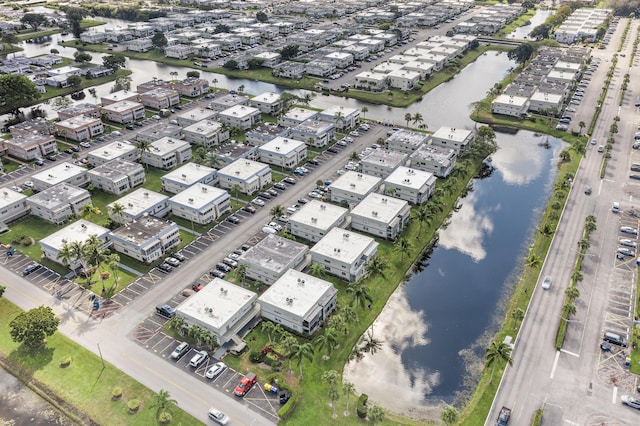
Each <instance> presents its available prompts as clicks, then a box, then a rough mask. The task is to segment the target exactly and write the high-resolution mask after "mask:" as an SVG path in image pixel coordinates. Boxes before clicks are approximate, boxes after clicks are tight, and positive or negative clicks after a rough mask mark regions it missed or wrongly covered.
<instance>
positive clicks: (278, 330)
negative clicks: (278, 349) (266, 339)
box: [273, 324, 287, 340]
mask: <svg viewBox="0 0 640 426" xmlns="http://www.w3.org/2000/svg"><path fill="white" fill-rule="evenodd" d="M284 333H287V331H286V330H285V329H284V327H282V325H280V324H275V325H274V326H273V340H276V338H277V337H280V339H282V336H284Z"/></svg>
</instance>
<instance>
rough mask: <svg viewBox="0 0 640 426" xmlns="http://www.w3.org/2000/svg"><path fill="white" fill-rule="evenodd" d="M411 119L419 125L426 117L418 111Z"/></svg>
mask: <svg viewBox="0 0 640 426" xmlns="http://www.w3.org/2000/svg"><path fill="white" fill-rule="evenodd" d="M411 121H412V122H413V124H415V125H416V126H417V125H419V124H420V123H422V122H423V121H424V118H422V114H420V113H419V112H416V113H415V114H413V118H411Z"/></svg>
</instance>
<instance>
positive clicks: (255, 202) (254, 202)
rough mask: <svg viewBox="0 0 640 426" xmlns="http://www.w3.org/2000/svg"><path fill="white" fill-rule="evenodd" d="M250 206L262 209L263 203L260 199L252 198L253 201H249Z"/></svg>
mask: <svg viewBox="0 0 640 426" xmlns="http://www.w3.org/2000/svg"><path fill="white" fill-rule="evenodd" d="M251 204H255V205H256V206H259V207H263V206H264V205H265V202H264V201H263V200H261V199H260V198H254V199H253V200H251Z"/></svg>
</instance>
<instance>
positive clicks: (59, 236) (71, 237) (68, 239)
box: [40, 219, 109, 250]
mask: <svg viewBox="0 0 640 426" xmlns="http://www.w3.org/2000/svg"><path fill="white" fill-rule="evenodd" d="M108 233H109V230H108V229H107V228H103V227H102V226H98V225H96V224H95V223H93V222H89V221H88V220H84V219H80V220H78V221H76V222H73V223H72V224H70V225H67V226H65V227H64V228H62V229H61V230H59V231H57V232H54V233H53V234H51V235H49V236H47V237H44V238H42V239H41V240H40V242H41V243H42V244H44V245H47V246H49V247H53V248H54V249H57V250H60V249H62V247H63V246H64V245H65V243H67V244H71V243H73V242H75V241H79V242H81V243H84V242H85V241H86V240H87V238H89V237H90V236H91V235H97V236H98V237H102V236H103V235H106V234H108Z"/></svg>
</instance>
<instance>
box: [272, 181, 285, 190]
mask: <svg viewBox="0 0 640 426" xmlns="http://www.w3.org/2000/svg"><path fill="white" fill-rule="evenodd" d="M273 187H274V188H276V189H279V190H281V191H284V190H285V189H287V186H286V185H285V184H284V183H280V182H278V183H274V184H273Z"/></svg>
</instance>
